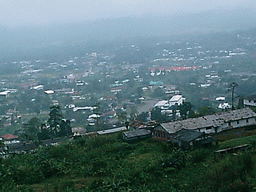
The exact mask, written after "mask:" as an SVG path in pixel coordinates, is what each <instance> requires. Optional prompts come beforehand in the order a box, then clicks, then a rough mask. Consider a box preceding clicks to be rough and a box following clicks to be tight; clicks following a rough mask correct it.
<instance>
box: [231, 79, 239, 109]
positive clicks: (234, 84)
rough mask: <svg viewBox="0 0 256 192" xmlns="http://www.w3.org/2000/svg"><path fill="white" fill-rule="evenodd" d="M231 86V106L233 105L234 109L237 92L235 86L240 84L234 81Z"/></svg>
mask: <svg viewBox="0 0 256 192" xmlns="http://www.w3.org/2000/svg"><path fill="white" fill-rule="evenodd" d="M230 86H231V97H232V104H231V106H232V110H234V109H235V107H234V93H235V88H236V87H237V86H238V84H237V83H235V82H233V83H231V85H230Z"/></svg>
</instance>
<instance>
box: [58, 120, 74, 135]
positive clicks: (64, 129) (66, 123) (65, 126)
mask: <svg viewBox="0 0 256 192" xmlns="http://www.w3.org/2000/svg"><path fill="white" fill-rule="evenodd" d="M68 135H72V130H71V126H70V120H64V119H62V120H61V122H60V131H59V132H58V136H60V137H63V136H68Z"/></svg>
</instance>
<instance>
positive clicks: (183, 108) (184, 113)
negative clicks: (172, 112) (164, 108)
mask: <svg viewBox="0 0 256 192" xmlns="http://www.w3.org/2000/svg"><path fill="white" fill-rule="evenodd" d="M178 109H179V110H180V115H181V117H182V118H183V119H187V117H188V115H189V113H190V111H191V109H192V105H191V103H190V102H184V103H183V104H182V105H179V106H178Z"/></svg>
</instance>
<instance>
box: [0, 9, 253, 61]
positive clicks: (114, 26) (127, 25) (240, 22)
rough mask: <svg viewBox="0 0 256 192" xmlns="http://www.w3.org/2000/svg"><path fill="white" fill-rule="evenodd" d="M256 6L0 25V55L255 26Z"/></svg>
mask: <svg viewBox="0 0 256 192" xmlns="http://www.w3.org/2000/svg"><path fill="white" fill-rule="evenodd" d="M255 20H256V9H234V10H230V11H226V10H212V11H207V12H200V13H190V14H182V13H180V14H176V15H169V16H168V15H146V16H143V17H126V18H114V19H101V20H95V21H80V22H77V23H56V24H50V25H47V26H46V25H40V23H39V24H38V25H37V26H22V27H17V28H6V27H5V26H2V27H0V36H1V37H4V38H0V43H1V45H2V46H1V47H2V48H1V53H0V57H1V58H5V57H11V56H12V55H13V54H15V53H17V52H19V51H21V50H22V51H25V52H26V51H27V50H31V49H40V48H43V47H46V46H56V47H62V46H65V45H71V44H74V43H78V42H79V43H81V42H88V41H89V42H95V41H104V40H107V41H109V40H117V39H127V38H133V37H151V36H170V35H177V34H198V33H199V34H200V33H209V32H223V31H233V30H245V29H251V28H255V27H256V24H255Z"/></svg>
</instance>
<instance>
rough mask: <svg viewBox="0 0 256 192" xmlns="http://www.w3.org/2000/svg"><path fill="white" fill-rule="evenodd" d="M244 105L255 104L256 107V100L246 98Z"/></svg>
mask: <svg viewBox="0 0 256 192" xmlns="http://www.w3.org/2000/svg"><path fill="white" fill-rule="evenodd" d="M244 105H245V106H253V107H256V101H254V100H248V99H245V100H244Z"/></svg>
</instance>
